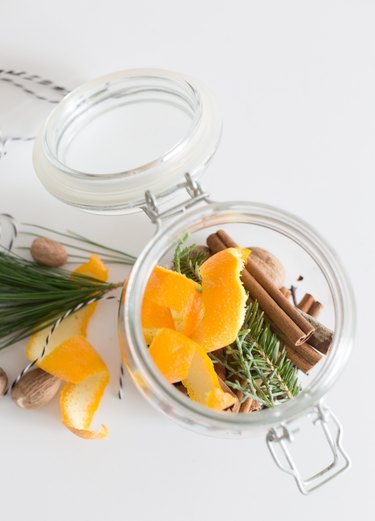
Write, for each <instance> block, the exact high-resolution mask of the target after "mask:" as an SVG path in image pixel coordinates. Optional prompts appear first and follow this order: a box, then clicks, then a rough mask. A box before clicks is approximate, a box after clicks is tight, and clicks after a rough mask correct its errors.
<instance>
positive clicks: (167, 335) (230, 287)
mask: <svg viewBox="0 0 375 521" xmlns="http://www.w3.org/2000/svg"><path fill="white" fill-rule="evenodd" d="M249 253H250V250H247V249H241V248H227V249H226V250H223V251H221V252H219V253H217V254H215V255H213V256H212V257H210V258H208V259H207V260H206V261H205V262H204V263H203V264H202V266H201V268H200V273H201V277H202V284H201V285H200V284H197V283H196V282H194V281H192V280H191V279H188V278H187V277H186V276H185V275H182V274H180V273H176V272H174V271H171V270H167V269H165V268H161V267H160V266H157V267H156V268H155V269H154V271H153V273H152V275H151V277H150V279H149V281H148V283H147V286H146V290H145V296H144V300H143V306H142V325H143V328H144V335H145V339H146V343H149V344H150V349H149V352H150V356H151V357H152V359H153V361H154V362H155V365H156V366H157V367H158V369H159V371H160V372H161V373H162V374H163V376H164V377H165V378H166V379H167V381H168V382H170V383H176V382H179V381H182V383H183V385H184V386H185V387H186V389H187V391H188V394H189V396H190V398H191V399H192V400H194V401H196V402H198V403H200V404H202V405H205V406H207V407H210V408H212V409H215V410H224V409H226V408H228V407H230V406H231V405H233V404H234V401H235V399H234V398H233V396H232V395H230V394H229V393H227V392H224V391H223V390H222V388H221V386H220V383H219V379H218V376H217V374H216V372H215V369H214V364H213V362H212V360H211V359H210V357H209V356H208V354H207V352H209V351H214V350H216V349H221V348H223V347H225V346H227V345H229V344H231V343H232V342H234V341H235V339H236V337H237V334H238V332H239V330H240V328H241V326H242V324H243V321H244V316H245V305H246V300H247V294H246V291H245V289H244V287H243V285H242V282H241V278H240V277H241V272H242V269H243V266H244V262H245V261H246V259H247V257H248V255H249ZM158 306H159V307H158ZM160 306H162V307H163V309H162V310H160ZM168 310H169V311H170V312H171V316H172V318H174V320H173V322H174V328H171V326H170V324H171V323H172V321H171V319H170V318H171V317H170V316H169V315H168V313H167V312H168ZM176 313H178V320H177V321H176V318H175V316H176ZM166 317H168V318H166ZM150 325H152V328H153V329H152V330H153V334H152V335H149V329H150V328H147V326H150ZM148 340H149V342H148Z"/></svg>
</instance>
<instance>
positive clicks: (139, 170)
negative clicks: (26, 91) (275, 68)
mask: <svg viewBox="0 0 375 521" xmlns="http://www.w3.org/2000/svg"><path fill="white" fill-rule="evenodd" d="M153 105H155V106H158V107H159V109H160V107H161V108H162V110H163V111H167V112H166V113H165V116H160V114H159V116H157V115H156V112H155V114H153V109H152V107H153ZM129 109H130V112H129ZM124 111H125V112H124ZM140 111H141V112H140ZM142 111H145V112H142ZM125 114H127V116H125ZM140 114H143V115H142V117H144V115H145V114H146V116H147V117H148V116H150V115H151V118H152V117H154V116H155V121H154V123H155V125H156V126H155V128H156V129H158V128H159V127H163V128H161V130H160V135H158V139H157V141H158V143H157V146H155V135H152V133H151V135H150V148H151V151H150V152H149V154H148V156H147V158H146V160H145V161H143V162H142V161H141V163H142V164H141V166H139V164H137V162H138V163H139V156H138V155H137V154H138V152H137V150H138V149H139V150H141V149H142V147H143V146H144V139H143V137H144V136H143V134H141V139H140V143H139V144H138V145H134V148H133V151H134V150H135V154H133V156H134V157H133V158H132V159H130V158H129V156H128V154H127V152H126V153H125V154H124V153H123V152H122V153H121V150H120V151H118V150H117V148H118V147H120V148H121V147H122V146H125V145H124V144H123V142H122V139H120V141H118V142H116V143H115V145H114V147H115V149H114V151H113V154H112V152H111V150H110V148H111V146H112V145H111V143H109V144H108V143H106V144H105V143H104V146H103V139H104V141H105V139H106V136H107V135H108V132H109V131H110V129H111V128H113V127H112V126H111V123H110V118H113V117H115V118H117V123H118V121H120V123H121V124H122V123H123V119H124V118H125V119H127V122H128V123H130V124H131V125H132V128H133V129H134V125H135V126H136V123H137V122H138V120H137V118H138V117H139V115H140ZM167 114H168V116H167ZM171 114H173V115H174V116H173V117H174V118H175V116H176V114H177V119H173V118H172V119H173V121H174V123H173V124H172V125H170V124H169V122H170V121H171V120H170V119H169V117H171ZM181 114H182V115H183V116H182V117H181ZM108 118H109V119H108ZM132 118H133V119H132ZM134 118H135V119H134ZM94 130H95V132H94ZM125 134H126V132H125ZM176 134H177V135H176ZM109 135H110V136H111V134H109ZM128 135H129V134H128ZM220 135H221V124H220V118H219V116H218V111H217V108H216V105H215V103H214V102H213V101H212V98H211V96H210V95H209V94H208V93H207V91H206V89H205V88H204V87H202V85H201V84H200V83H199V82H196V81H195V80H192V79H191V78H187V77H185V76H183V75H181V74H176V73H173V72H169V71H161V70H155V69H150V70H147V69H142V70H131V71H124V72H119V73H115V74H113V75H109V76H106V77H104V78H99V79H98V80H95V81H93V82H90V83H88V84H85V85H82V86H81V87H79V88H78V89H76V90H75V91H73V92H72V93H71V94H69V95H68V96H67V97H66V98H64V100H63V101H62V102H61V103H60V104H59V106H57V107H56V108H55V109H54V111H53V112H52V113H51V115H50V117H49V119H48V120H47V122H46V124H45V126H44V128H43V129H42V131H41V133H40V135H39V137H38V138H37V141H36V143H35V147H34V165H35V170H36V172H37V174H38V176H39V178H40V179H41V181H42V182H43V184H44V185H45V186H46V188H47V189H48V190H49V191H50V192H51V193H52V194H53V195H55V196H56V197H58V198H59V199H61V200H63V201H65V202H67V203H68V204H71V205H75V206H79V207H81V208H83V209H86V210H89V211H95V212H103V213H110V214H115V213H130V212H133V211H136V210H139V209H142V210H143V211H144V212H145V213H146V214H147V215H148V217H149V218H150V219H151V220H152V222H154V223H155V225H156V233H155V235H154V237H153V238H152V240H151V241H150V242H149V243H148V244H146V246H145V248H144V249H143V251H142V253H141V254H140V256H139V257H138V259H137V262H136V264H135V265H134V267H133V269H132V272H131V275H130V277H129V279H128V284H127V290H126V295H125V292H123V295H122V298H121V303H120V308H119V338H120V345H121V350H122V354H123V358H124V361H125V364H126V367H127V369H128V371H129V373H130V375H131V377H132V379H133V381H134V382H135V385H136V386H137V387H138V388H139V390H140V391H141V392H142V394H143V395H144V396H145V397H146V398H147V399H148V400H149V401H150V402H151V403H152V404H153V405H154V406H155V407H156V408H157V409H158V410H160V411H162V412H163V413H165V414H166V415H167V416H169V417H170V418H171V419H173V420H175V421H177V422H178V423H179V424H181V425H182V426H185V427H187V428H189V429H193V430H194V431H197V432H201V433H204V434H209V435H213V436H222V437H234V438H240V437H249V436H252V435H255V434H259V433H264V434H265V436H266V442H267V444H268V447H269V449H270V451H271V454H272V456H273V457H274V459H275V461H276V463H277V465H278V466H279V467H280V468H281V469H282V470H284V471H285V472H287V473H289V474H291V475H292V476H293V477H294V478H295V479H296V482H297V485H298V487H299V489H300V490H301V492H303V493H308V492H310V491H311V490H314V489H315V488H317V487H319V486H320V485H321V484H323V483H325V482H326V481H328V480H329V479H331V478H332V477H334V476H335V475H337V474H338V473H340V472H342V471H343V470H345V469H346V468H348V466H349V464H350V462H349V458H348V456H347V455H346V453H345V452H344V450H343V448H342V445H341V426H340V424H339V422H338V420H337V419H336V417H335V416H334V415H333V413H332V412H331V411H330V410H329V409H328V408H327V406H326V405H325V404H323V402H322V398H323V397H324V395H325V394H326V393H327V391H328V390H329V389H330V388H331V386H332V385H333V384H334V383H335V381H336V379H337V377H338V376H339V375H340V373H341V371H342V369H343V368H344V366H345V363H346V362H347V359H348V356H349V353H350V350H351V346H352V343H353V337H354V298H353V294H352V291H351V288H350V284H349V282H348V279H347V277H346V275H345V272H344V270H343V268H342V266H341V263H340V261H339V259H338V258H337V256H336V255H335V253H334V252H333V251H332V250H331V248H330V247H329V245H328V244H327V243H326V242H325V241H324V240H323V239H322V237H321V236H320V235H319V234H318V233H317V232H316V231H315V230H313V229H312V228H311V227H310V226H309V225H308V224H307V223H305V222H303V221H302V220H301V219H299V218H297V217H295V216H293V215H291V214H289V213H287V212H285V211H283V210H280V209H278V208H275V207H271V206H267V205H264V204H259V203H252V202H246V201H239V202H214V201H212V200H211V198H210V197H209V195H208V194H207V193H206V192H205V191H204V190H203V189H202V187H201V186H200V184H199V182H198V177H199V175H200V173H201V172H202V171H203V169H204V167H205V166H206V165H207V163H208V162H209V160H210V159H211V158H212V156H213V155H214V153H215V150H216V148H217V145H218V142H219V139H220ZM161 136H162V137H161ZM174 136H175V137H174ZM115 141H116V139H115ZM85 145H86V146H87V154H85V153H83V155H82V149H83V150H85ZM137 147H138V148H137ZM158 147H159V150H158V151H157V150H156V149H157V148H158ZM163 147H164V148H163ZM77 149H79V150H80V152H81V156H80V158H79V157H78V156H77V154H76V150H77ZM93 149H94V150H97V151H98V152H99V155H98V156H97V157H95V158H94V161H93V160H92V158H91V151H92V150H93ZM127 150H129V147H128V149H127ZM113 155H114V156H115V157H113ZM77 157H78V159H77ZM88 157H89V158H90V161H89V163H90V162H91V164H89V165H87V158H88ZM82 158H83V159H82ZM108 158H109V159H110V160H111V161H112V162H111V164H110V163H108V162H107V159H108ZM155 158H156V159H155ZM113 159H114V161H113ZM85 161H86V163H85ZM125 162H126V165H125ZM96 165H100V168H97V169H96V168H95V167H96ZM173 195H174V196H178V197H177V198H174V199H172V196H173ZM176 201H177V202H176ZM218 227H226V228H229V229H230V230H231V232H232V231H234V234H235V237H236V239H237V241H238V242H239V243H240V244H241V246H248V245H249V242H252V243H254V242H255V241H257V242H256V243H257V245H260V246H264V247H267V245H270V244H272V247H271V250H273V245H275V247H277V248H279V250H280V252H282V253H283V255H285V256H287V257H289V260H291V262H295V263H296V266H298V268H296V269H300V270H301V271H302V272H303V273H304V274H305V275H308V277H309V278H310V280H311V281H313V286H314V290H315V289H316V290H317V291H319V295H323V297H324V299H323V300H324V304H325V307H326V309H327V311H326V319H327V320H328V322H329V321H330V322H331V325H332V327H333V328H334V338H333V343H332V347H331V350H330V352H329V355H328V356H327V357H326V358H325V360H324V361H321V362H320V363H319V364H318V367H317V368H314V370H313V371H311V374H310V375H309V376H308V377H307V378H305V380H304V382H303V390H302V391H301V392H300V394H298V395H297V396H296V397H294V398H293V399H291V400H288V401H287V402H285V403H282V404H280V405H278V406H276V407H274V408H272V409H266V410H262V411H259V412H253V413H251V414H227V413H225V412H217V411H213V410H210V409H208V408H205V407H203V406H201V405H199V404H198V403H196V402H193V401H192V400H190V399H189V398H187V397H186V396H185V395H183V394H182V393H180V392H179V391H178V390H177V389H176V388H175V387H174V386H172V385H170V384H169V383H167V381H166V380H165V379H164V378H163V377H162V376H161V374H160V373H159V372H158V370H157V368H156V367H155V365H154V364H153V361H152V359H151V358H150V356H149V354H148V351H147V346H146V345H145V342H144V338H143V332H142V327H141V318H140V317H141V313H140V310H141V304H142V298H143V293H144V290H145V286H146V283H147V280H148V278H149V276H150V274H151V271H152V269H153V268H154V266H155V265H156V264H157V263H160V262H165V261H166V259H168V258H170V256H171V252H172V251H173V249H174V248H175V246H176V244H177V242H178V240H179V239H180V238H181V236H183V235H184V234H186V232H188V233H189V234H190V236H191V239H192V240H193V242H200V241H201V239H202V237H204V236H207V235H208V234H209V233H211V232H212V231H213V230H215V229H217V228H218ZM250 238H251V241H250ZM268 247H269V246H268ZM279 256H280V255H279ZM305 278H306V277H305ZM306 416H308V417H309V418H311V420H312V421H313V422H315V423H318V424H320V425H321V427H322V429H323V433H324V435H325V436H326V439H327V443H328V445H329V448H330V450H331V453H332V461H331V462H330V463H329V464H328V465H326V466H324V468H323V469H322V470H320V471H319V472H318V473H316V474H314V475H313V476H312V477H310V478H308V479H304V478H302V475H301V473H300V471H299V469H298V468H297V466H296V464H295V462H294V459H293V456H292V454H291V451H290V449H291V448H292V446H293V445H292V444H293V436H292V433H293V432H294V429H295V427H296V425H298V424H299V423H300V422H301V419H303V418H305V417H306Z"/></svg>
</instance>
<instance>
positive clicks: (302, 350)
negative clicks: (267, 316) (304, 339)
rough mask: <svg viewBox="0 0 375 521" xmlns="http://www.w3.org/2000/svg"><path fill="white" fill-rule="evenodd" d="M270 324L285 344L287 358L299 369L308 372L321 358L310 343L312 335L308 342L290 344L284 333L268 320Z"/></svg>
mask: <svg viewBox="0 0 375 521" xmlns="http://www.w3.org/2000/svg"><path fill="white" fill-rule="evenodd" d="M270 326H271V328H272V329H273V330H274V331H275V333H276V335H277V336H278V338H279V339H280V340H281V341H282V342H283V343H284V344H285V350H286V354H287V357H288V358H289V360H291V361H292V362H293V364H294V365H296V366H297V367H298V369H301V371H303V372H304V373H305V374H308V373H309V371H310V370H311V369H312V368H313V367H314V366H315V365H316V364H317V363H318V362H319V361H320V360H321V358H322V355H321V354H320V353H318V352H317V351H316V350H315V348H314V347H313V346H312V345H311V338H312V337H310V338H309V343H304V344H302V345H300V346H298V347H296V346H293V345H290V343H289V342H288V340H287V338H285V335H284V334H283V333H282V332H281V331H280V329H279V328H278V327H277V326H275V324H273V323H272V322H270Z"/></svg>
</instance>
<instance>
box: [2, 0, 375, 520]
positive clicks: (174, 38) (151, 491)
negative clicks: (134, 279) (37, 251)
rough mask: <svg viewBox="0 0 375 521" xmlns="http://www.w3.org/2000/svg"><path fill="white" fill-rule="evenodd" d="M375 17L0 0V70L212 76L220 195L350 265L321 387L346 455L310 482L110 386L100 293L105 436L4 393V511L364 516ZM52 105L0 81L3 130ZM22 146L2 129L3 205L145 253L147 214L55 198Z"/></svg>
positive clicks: (369, 451) (141, 516)
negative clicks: (354, 309)
mask: <svg viewBox="0 0 375 521" xmlns="http://www.w3.org/2000/svg"><path fill="white" fill-rule="evenodd" d="M374 22H375V5H374V3H373V2H371V1H361V0H357V1H351V2H350V1H343V2H338V1H327V0H325V1H316V2H300V1H298V0H296V1H284V2H279V1H277V0H276V1H268V2H245V1H243V2H238V1H237V2H236V1H235V2H229V3H228V2H222V1H220V2H219V1H206V2H199V1H197V0H190V2H173V1H166V0H159V1H158V2H146V1H144V0H137V2H129V1H113V0H107V1H106V2H97V1H91V2H90V1H83V0H74V1H73V0H65V1H64V2H46V1H42V0H34V1H33V2H22V1H18V0H3V1H2V4H1V22H0V23H1V31H0V56H1V60H0V62H1V67H2V68H11V69H15V70H27V71H29V72H31V73H38V74H41V75H43V76H45V77H47V78H51V79H53V80H55V81H56V82H58V83H61V84H63V85H65V86H67V87H68V88H73V87H74V86H76V85H78V84H80V83H82V82H83V81H85V80H88V79H91V78H94V77H96V76H99V75H102V74H105V73H108V72H111V71H114V70H120V69H124V68H130V67H148V66H152V67H163V68H169V69H174V70H178V71H182V72H186V73H188V74H191V75H192V76H195V77H197V78H200V79H201V80H203V81H204V82H205V83H206V84H207V85H209V86H210V87H211V90H213V91H214V92H215V93H216V96H217V98H218V99H219V102H220V104H221V106H222V108H223V113H224V135H223V139H222V143H221V146H220V150H219V152H218V154H217V157H216V159H215V160H214V162H213V164H212V165H211V167H210V169H209V172H208V173H207V175H206V177H205V181H204V183H205V186H206V187H207V189H208V190H209V191H211V192H212V193H214V194H215V196H216V198H217V199H220V198H221V199H236V198H239V197H242V198H243V197H244V196H246V197H247V198H248V199H252V200H256V201H263V202H267V203H270V204H275V205H277V206H280V207H282V208H285V209H288V210H289V211H292V212H294V213H296V214H298V215H299V216H301V217H303V218H305V219H306V220H308V221H309V222H310V223H312V224H313V225H314V226H315V227H316V228H317V229H318V230H320V231H321V232H322V233H323V234H324V236H325V237H326V238H327V239H328V241H329V242H330V243H331V244H332V245H333V246H334V248H335V249H336V250H337V252H338V253H339V255H340V257H341V259H342V261H343V263H344V265H345V266H346V268H347V270H348V272H349V274H350V277H351V279H352V282H353V286H354V289H355V293H356V299H357V305H358V334H357V340H356V345H355V349H354V352H353V354H352V357H351V359H350V362H349V364H348V366H347V368H346V370H345V372H344V374H343V376H342V377H341V379H340V380H339V381H338V383H337V384H336V386H335V387H334V388H333V389H332V390H331V391H330V392H329V394H328V396H327V402H328V403H329V405H330V406H331V408H332V409H333V410H334V411H335V413H336V414H337V415H338V417H339V418H340V420H341V421H342V423H343V425H344V444H345V448H346V449H347V451H348V452H349V454H350V456H351V458H352V461H353V466H352V469H351V470H350V471H349V472H347V473H346V474H344V475H342V476H340V477H339V478H337V479H336V480H335V481H333V482H331V483H330V484H328V485H327V486H326V487H324V488H323V489H321V490H319V491H318V492H316V493H315V494H313V495H311V496H310V497H303V496H302V495H300V494H299V492H298V491H297V489H296V486H295V484H294V482H293V480H292V479H291V478H289V477H288V476H286V475H285V474H283V473H281V472H280V471H278V470H277V469H276V468H275V466H274V463H273V462H272V460H271V457H270V455H269V453H268V451H267V448H266V445H265V441H264V439H263V438H262V437H261V438H257V439H253V440H243V441H231V440H220V439H212V438H208V437H203V436H199V435H197V434H193V433H190V432H188V431H186V430H183V429H181V428H180V427H178V426H176V425H174V424H173V423H172V422H171V421H169V420H168V419H167V418H165V417H163V416H162V415H160V414H158V413H157V412H156V411H154V410H153V409H152V408H151V407H150V406H149V405H148V404H147V403H146V402H145V401H144V400H143V399H142V397H141V396H140V395H139V394H138V392H137V391H136V389H135V388H134V387H133V385H132V384H131V383H130V381H129V380H128V379H127V380H126V389H127V391H126V393H127V394H126V399H124V400H123V401H122V402H120V401H118V400H116V398H115V392H116V388H117V371H118V360H119V355H118V348H117V343H116V324H115V322H116V315H115V313H114V309H113V305H112V304H106V305H102V306H101V308H100V310H99V312H98V317H97V320H95V323H94V324H93V326H92V328H91V330H90V336H91V338H93V339H95V342H96V343H97V344H100V350H101V353H103V356H104V357H105V360H106V361H107V363H108V365H109V367H110V369H111V374H112V380H111V384H110V387H109V390H108V392H107V394H106V396H105V399H104V401H103V404H102V406H101V408H100V410H99V412H98V413H97V416H96V419H95V422H100V421H103V422H104V423H106V424H107V425H109V427H110V430H111V435H110V437H109V438H108V439H107V440H106V441H102V442H84V441H82V440H80V439H78V438H76V437H74V436H73V435H71V434H70V433H69V432H68V431H67V430H66V429H64V428H63V427H62V425H61V424H60V422H59V410H58V403H57V402H53V403H52V404H50V405H49V406H48V407H46V408H45V409H42V410H39V411H24V410H21V409H18V408H17V407H15V406H14V404H13V403H12V402H11V400H9V399H7V398H4V399H2V400H1V401H0V440H1V447H2V450H1V460H0V461H1V462H0V469H1V476H0V490H1V501H0V517H1V519H4V520H5V519H28V520H30V521H31V520H46V519H52V520H53V521H60V520H63V519H64V520H65V519H74V520H75V519H80V520H82V521H86V520H91V521H93V520H102V519H127V520H129V521H150V520H157V521H159V520H166V521H172V520H176V519H178V520H179V521H188V520H189V521H190V520H192V519H199V520H211V519H212V520H215V521H224V520H227V519H231V520H234V519H236V520H237V519H241V520H244V519H256V520H257V521H261V520H262V521H263V520H265V521H269V520H273V519H279V520H281V521H294V520H299V519H304V520H305V521H310V520H311V521H313V520H314V521H315V520H317V519H322V520H326V519H329V518H333V517H334V518H335V519H336V518H337V519H341V520H351V519H353V518H358V519H361V520H363V521H365V520H370V519H373V514H372V512H371V511H370V508H371V509H372V508H373V505H374V484H375V483H374V474H375V472H374V465H375V458H374V441H373V428H374V419H373V418H374V412H373V406H372V393H373V383H372V380H373V374H374V373H373V369H372V368H373V366H374V364H375V356H374V339H373V336H372V330H373V315H372V314H373V298H372V292H373V291H374V290H375V288H374V282H373V281H374V279H373V277H374V262H375V249H374V231H373V226H374V181H373V176H374V168H375V153H374V150H375V147H374V140H375V124H374V122H375V101H374V100H375V96H374V92H375V72H374V63H375V32H374ZM15 96H16V97H15ZM49 109H50V107H46V106H45V105H44V104H43V103H39V102H34V101H33V100H32V99H31V98H29V97H28V96H27V95H25V94H23V93H21V92H19V93H18V92H17V94H15V92H14V91H13V90H12V89H11V88H10V87H9V86H7V85H6V84H2V83H1V82H0V128H1V129H2V131H3V134H5V135H6V134H7V133H12V132H13V131H14V130H17V129H22V131H25V132H26V133H32V132H33V131H35V129H36V128H38V126H39V125H40V124H41V122H42V120H43V118H44V117H45V115H46V114H47V112H48V110H49ZM26 116H27V117H30V118H29V119H28V120H27V117H26ZM31 149H32V145H31V144H10V145H9V146H8V155H7V156H6V157H5V158H3V159H2V160H0V211H2V212H9V213H12V214H13V215H14V216H15V217H16V218H17V219H18V220H20V221H21V220H27V221H32V222H38V223H48V224H50V225H53V226H55V227H57V228H59V229H64V228H69V227H70V228H74V229H76V230H79V231H82V232H85V233H87V234H90V233H91V234H92V233H93V232H95V233H97V234H98V236H99V237H100V238H102V239H104V238H107V240H110V241H111V243H112V244H115V245H118V246H122V247H124V248H125V247H126V248H128V249H129V250H130V251H131V252H133V253H135V254H136V253H138V252H139V251H140V249H141V247H142V244H144V243H145V242H146V240H147V238H148V237H150V236H151V234H152V227H151V225H150V224H149V223H148V222H147V221H146V219H145V217H144V216H142V215H138V216H135V217H132V218H131V226H129V225H128V223H129V221H128V220H127V218H107V220H106V221H105V220H104V219H103V218H102V217H99V216H94V215H88V214H83V213H81V212H80V211H78V210H75V209H72V208H68V207H66V206H64V205H63V204H61V203H59V202H57V201H55V200H54V199H53V198H52V197H51V196H50V195H48V194H47V193H46V192H45V190H44V189H43V188H42V186H41V185H40V184H39V182H38V180H37V179H36V177H35V176H34V173H33V168H32V164H31ZM229 176H230V177H229ZM229 179H230V181H229ZM241 183H242V184H244V183H246V187H247V188H246V194H244V193H243V189H241V188H240V185H241ZM108 229H111V230H112V231H111V236H110V237H108V231H106V230H108ZM24 362H25V359H24V355H23V345H17V346H14V347H11V348H8V349H7V350H5V351H3V352H0V366H3V367H4V368H5V369H6V370H7V372H8V373H9V375H10V377H14V376H15V375H16V374H17V371H18V370H19V369H20V368H21V367H23V365H24ZM311 457H312V458H313V457H314V456H313V455H312V456H310V458H311Z"/></svg>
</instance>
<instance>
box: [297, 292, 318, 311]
mask: <svg viewBox="0 0 375 521" xmlns="http://www.w3.org/2000/svg"><path fill="white" fill-rule="evenodd" d="M314 302H315V299H314V297H313V296H312V295H310V293H306V294H305V295H304V296H303V298H302V300H301V302H299V303H298V304H297V308H298V309H301V310H302V311H304V312H305V313H308V311H309V309H310V307H311V306H312V304H314Z"/></svg>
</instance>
